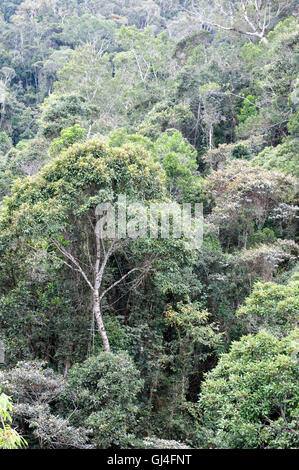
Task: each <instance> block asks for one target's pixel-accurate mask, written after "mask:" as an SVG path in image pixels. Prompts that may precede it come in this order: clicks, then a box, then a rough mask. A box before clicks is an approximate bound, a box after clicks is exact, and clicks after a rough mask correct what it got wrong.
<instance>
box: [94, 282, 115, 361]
mask: <svg viewBox="0 0 299 470" xmlns="http://www.w3.org/2000/svg"><path fill="white" fill-rule="evenodd" d="M93 313H94V316H95V319H96V321H97V324H98V328H99V332H100V335H101V338H102V341H103V345H104V350H105V351H106V352H111V349H110V344H109V340H108V336H107V333H106V329H105V326H104V322H103V318H102V313H101V305H100V297H99V292H98V290H96V291H95V292H94V294H93Z"/></svg>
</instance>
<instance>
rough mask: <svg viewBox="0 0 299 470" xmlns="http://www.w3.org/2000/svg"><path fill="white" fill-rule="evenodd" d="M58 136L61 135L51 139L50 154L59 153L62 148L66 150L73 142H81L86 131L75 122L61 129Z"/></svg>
mask: <svg viewBox="0 0 299 470" xmlns="http://www.w3.org/2000/svg"><path fill="white" fill-rule="evenodd" d="M60 136H61V137H58V138H57V139H53V140H52V142H51V145H50V149H49V151H50V154H53V155H55V154H57V153H60V152H61V151H62V150H66V149H67V148H68V147H70V146H71V145H73V144H74V143H75V142H83V141H84V140H85V139H86V136H87V131H86V129H83V128H82V127H80V126H79V125H78V124H75V125H74V126H72V127H69V128H68V129H62V131H61V132H60Z"/></svg>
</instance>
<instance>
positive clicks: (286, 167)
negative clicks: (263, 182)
mask: <svg viewBox="0 0 299 470" xmlns="http://www.w3.org/2000/svg"><path fill="white" fill-rule="evenodd" d="M298 153H299V142H298V140H297V139H293V140H292V139H288V140H286V141H285V142H283V143H282V144H279V145H277V147H266V148H265V149H264V150H263V151H262V152H261V153H259V154H258V155H257V156H256V157H255V158H254V159H253V160H252V163H253V164H255V165H259V166H262V167H263V168H266V169H268V170H280V171H284V172H285V173H289V174H291V175H294V176H299V165H298Z"/></svg>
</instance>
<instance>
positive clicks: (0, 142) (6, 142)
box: [0, 132, 12, 155]
mask: <svg viewBox="0 0 299 470" xmlns="http://www.w3.org/2000/svg"><path fill="white" fill-rule="evenodd" d="M11 146H12V140H11V139H10V138H9V137H8V135H7V134H6V133H5V132H0V154H2V155H5V154H6V152H7V151H8V150H9V149H10V148H11Z"/></svg>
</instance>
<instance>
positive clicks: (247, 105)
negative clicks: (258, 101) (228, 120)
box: [238, 95, 258, 122]
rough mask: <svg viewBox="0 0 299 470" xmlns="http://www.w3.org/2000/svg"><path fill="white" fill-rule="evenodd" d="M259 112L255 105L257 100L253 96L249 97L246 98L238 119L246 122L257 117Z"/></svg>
mask: <svg viewBox="0 0 299 470" xmlns="http://www.w3.org/2000/svg"><path fill="white" fill-rule="evenodd" d="M257 114H258V110H257V108H256V105H255V98H254V96H253V95H247V96H246V97H245V98H244V102H243V106H242V107H241V108H240V112H239V114H238V119H239V121H240V122H245V121H246V120H247V119H248V118H249V117H255V116H257Z"/></svg>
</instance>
